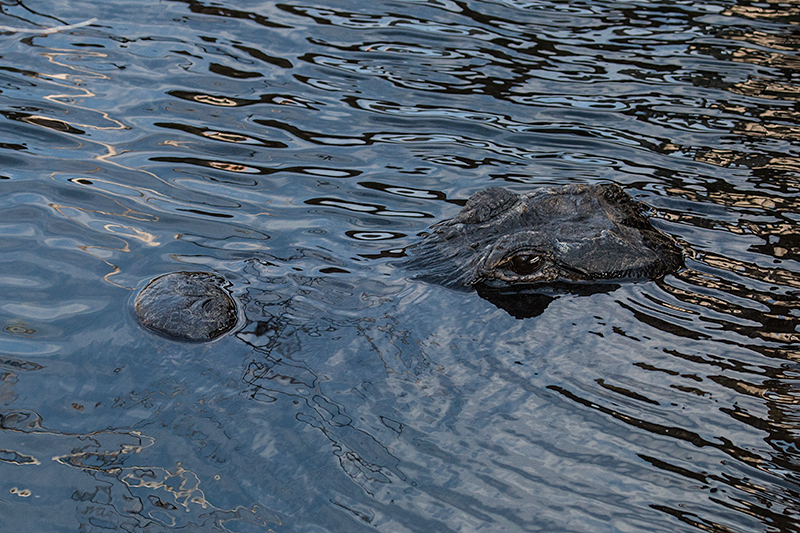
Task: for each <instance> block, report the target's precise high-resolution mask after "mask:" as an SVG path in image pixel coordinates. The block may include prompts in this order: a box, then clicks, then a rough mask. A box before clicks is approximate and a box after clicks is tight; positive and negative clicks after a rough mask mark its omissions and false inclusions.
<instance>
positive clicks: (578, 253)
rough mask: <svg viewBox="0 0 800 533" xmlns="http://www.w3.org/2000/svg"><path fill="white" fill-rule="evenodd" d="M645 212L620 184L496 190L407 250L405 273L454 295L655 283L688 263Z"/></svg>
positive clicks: (473, 199) (472, 201) (469, 204)
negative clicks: (457, 291)
mask: <svg viewBox="0 0 800 533" xmlns="http://www.w3.org/2000/svg"><path fill="white" fill-rule="evenodd" d="M645 212H646V208H645V206H644V205H643V204H641V203H639V202H636V201H635V200H633V198H631V197H630V196H629V195H628V194H627V193H626V192H625V191H623V190H622V188H620V187H619V186H618V185H616V184H600V185H566V186H562V187H542V188H539V189H536V190H534V191H532V192H529V193H526V194H517V193H514V192H511V191H509V190H507V189H503V188H500V187H491V188H489V189H485V190H482V191H479V192H476V193H475V194H473V195H472V196H471V197H470V199H469V200H467V204H466V206H465V207H464V208H463V209H462V210H461V212H459V213H458V214H457V215H456V216H455V217H454V218H452V219H450V220H445V221H443V222H440V223H438V224H436V225H434V226H432V227H431V231H430V233H428V234H427V235H426V236H425V237H424V238H423V240H422V241H421V242H419V243H418V244H415V245H413V246H411V247H409V248H408V250H407V255H408V256H409V260H408V261H407V262H406V265H405V266H406V267H407V268H408V269H410V270H412V271H417V272H421V274H419V275H418V277H420V278H422V279H425V280H428V281H433V282H436V283H439V284H442V285H445V286H448V287H453V288H466V287H475V286H478V285H486V286H489V287H509V286H517V287H521V286H530V285H542V284H556V283H562V284H595V283H598V282H609V281H613V280H633V279H645V278H650V279H656V278H660V277H663V276H664V275H666V274H669V273H671V272H675V271H676V270H678V269H680V268H681V267H682V266H683V255H682V252H681V249H680V248H679V247H678V246H677V244H676V242H675V241H674V240H673V239H672V238H671V237H669V236H667V235H665V234H664V233H662V232H660V231H659V230H657V229H656V228H654V227H653V226H652V225H651V224H650V221H649V220H648V218H647V217H646V216H645Z"/></svg>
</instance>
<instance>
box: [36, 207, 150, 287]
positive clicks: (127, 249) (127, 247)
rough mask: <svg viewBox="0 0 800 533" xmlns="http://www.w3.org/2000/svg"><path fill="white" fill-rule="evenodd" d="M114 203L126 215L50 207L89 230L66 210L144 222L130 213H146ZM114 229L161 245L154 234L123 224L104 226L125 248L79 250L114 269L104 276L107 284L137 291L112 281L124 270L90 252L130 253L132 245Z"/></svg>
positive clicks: (77, 208)
mask: <svg viewBox="0 0 800 533" xmlns="http://www.w3.org/2000/svg"><path fill="white" fill-rule="evenodd" d="M112 200H113V199H112ZM113 201H114V202H115V203H117V204H119V205H120V206H121V207H123V208H124V209H125V212H124V213H112V212H108V211H99V210H96V209H87V208H83V207H74V206H70V205H59V204H49V205H50V207H51V208H53V209H55V210H56V211H57V212H58V213H59V214H60V215H61V216H63V217H64V218H66V219H67V220H70V221H72V222H74V223H75V224H78V225H79V226H83V227H85V228H88V229H92V228H91V227H90V226H89V225H88V224H86V223H84V222H82V221H80V220H77V219H76V218H74V217H71V216H69V215H68V214H66V213H65V212H64V210H67V209H74V210H76V211H80V212H85V213H96V214H100V215H106V216H112V217H123V218H131V219H133V220H143V219H137V218H136V217H133V216H130V214H129V213H135V214H140V215H144V214H145V213H139V212H137V211H133V210H131V209H130V208H127V207H125V206H123V205H122V204H120V203H119V202H117V201H116V200H113ZM113 227H119V228H126V229H129V230H131V231H132V232H133V234H126V236H128V237H133V238H136V239H139V240H141V241H143V242H145V243H146V244H149V245H150V246H157V245H158V244H159V242H158V241H156V236H155V235H152V234H150V233H147V232H145V231H142V230H138V229H136V228H133V227H129V226H123V225H121V224H105V225H104V226H103V228H104V229H106V231H108V232H109V233H111V234H112V235H113V236H114V237H115V238H117V239H119V240H120V241H122V242H123V243H124V246H123V247H121V248H110V247H107V246H91V245H82V246H78V248H79V249H80V250H83V251H84V252H86V253H87V254H89V255H91V256H92V257H96V258H97V259H100V260H101V261H102V262H104V263H105V264H106V265H108V266H109V267H111V269H112V270H111V272H109V273H108V274H106V275H105V276H103V279H104V280H105V281H106V282H107V283H110V284H111V285H114V286H115V287H119V288H121V289H127V290H135V287H125V286H124V285H120V284H119V283H115V282H114V281H112V280H111V279H110V278H111V277H112V276H116V275H117V274H119V273H120V272H122V269H120V267H119V266H117V265H115V264H113V263H111V262H109V261H108V260H106V259H105V258H103V257H102V256H100V255H98V254H96V253H92V252H91V251H90V250H91V249H93V248H97V249H99V250H111V251H116V252H122V253H128V252H130V251H131V250H130V244H129V243H128V241H126V240H125V239H123V238H122V237H119V236H117V232H115V231H113V230H111V228H113Z"/></svg>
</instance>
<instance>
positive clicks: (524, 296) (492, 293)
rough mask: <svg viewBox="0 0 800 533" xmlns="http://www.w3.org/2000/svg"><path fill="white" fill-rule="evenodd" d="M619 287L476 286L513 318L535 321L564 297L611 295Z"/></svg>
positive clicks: (597, 285)
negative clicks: (557, 300) (534, 319)
mask: <svg viewBox="0 0 800 533" xmlns="http://www.w3.org/2000/svg"><path fill="white" fill-rule="evenodd" d="M618 288H619V285H618V284H616V283H596V284H585V285H580V284H568V283H561V284H552V285H549V286H547V287H541V286H536V285H529V286H522V287H491V286H489V285H485V284H483V283H479V284H478V285H475V291H476V292H477V293H478V296H480V297H481V298H483V299H484V300H486V301H488V302H490V303H492V304H493V305H495V306H497V307H499V308H500V309H502V310H504V311H506V312H507V313H508V314H509V315H511V316H513V317H514V318H533V317H536V316H539V315H541V314H542V313H544V311H545V309H547V306H548V305H550V304H551V303H552V302H553V301H555V300H556V299H557V298H559V297H561V296H562V295H567V294H571V295H575V296H591V295H592V294H601V293H607V292H612V291H614V290H616V289H618Z"/></svg>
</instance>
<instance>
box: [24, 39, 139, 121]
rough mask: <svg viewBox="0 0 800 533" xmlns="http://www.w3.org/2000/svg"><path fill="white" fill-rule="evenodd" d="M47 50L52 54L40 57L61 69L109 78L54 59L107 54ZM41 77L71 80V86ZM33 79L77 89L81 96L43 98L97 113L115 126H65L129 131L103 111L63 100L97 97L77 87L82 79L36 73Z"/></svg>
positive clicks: (56, 95)
mask: <svg viewBox="0 0 800 533" xmlns="http://www.w3.org/2000/svg"><path fill="white" fill-rule="evenodd" d="M49 50H52V52H48V53H42V54H41V55H43V56H44V57H46V58H47V60H48V61H49V62H50V63H52V64H54V65H58V66H61V67H66V68H68V69H70V70H73V71H75V72H78V73H80V74H83V75H86V76H87V77H89V78H92V79H102V80H107V79H109V77H108V76H106V75H105V74H98V73H96V72H92V71H90V70H88V69H84V68H80V67H78V66H75V65H69V64H67V63H61V62H59V61H56V59H55V58H57V57H59V56H75V55H79V56H81V57H87V56H88V57H101V58H105V57H108V54H104V53H102V52H91V51H81V52H76V51H75V50H69V49H58V48H50V49H49ZM43 76H47V77H50V78H54V79H62V80H65V81H67V80H72V81H73V84H62V83H57V82H55V81H52V80H49V79H47V78H45V77H43ZM35 77H36V78H37V79H41V80H42V81H44V82H47V83H51V84H53V85H56V86H58V87H63V88H69V89H72V90H76V89H77V90H79V91H82V92H83V94H80V95H75V94H49V95H47V96H45V97H44V99H45V100H48V101H50V102H54V103H58V104H63V105H66V106H69V107H72V108H75V109H81V110H83V111H89V112H91V113H97V114H99V115H100V116H101V117H103V119H105V120H107V121H109V122H111V123H113V124H115V126H113V127H111V126H109V127H102V126H94V125H92V124H82V123H74V124H73V123H71V122H67V124H70V125H77V126H80V127H82V128H86V129H93V130H129V129H131V127H130V126H126V125H125V124H123V123H122V122H120V121H119V120H116V119H113V118H111V116H110V115H109V114H108V113H106V112H105V111H99V110H97V109H91V108H89V107H84V106H79V105H77V104H75V103H72V102H66V101H64V100H65V99H66V100H77V99H79V98H92V97H96V96H97V95H96V94H94V93H93V92H92V91H90V90H89V89H87V88H83V87H80V86H79V85H80V84H81V83H83V80H82V79H80V78H78V77H75V76H70V75H69V74H40V73H37V74H36V76H35Z"/></svg>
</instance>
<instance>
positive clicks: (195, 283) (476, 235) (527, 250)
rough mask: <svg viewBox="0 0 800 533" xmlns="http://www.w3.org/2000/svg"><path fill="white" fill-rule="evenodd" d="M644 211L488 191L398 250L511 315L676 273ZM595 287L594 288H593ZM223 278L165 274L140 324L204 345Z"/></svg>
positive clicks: (620, 198)
mask: <svg viewBox="0 0 800 533" xmlns="http://www.w3.org/2000/svg"><path fill="white" fill-rule="evenodd" d="M645 213H646V208H645V206H644V205H643V204H641V203H639V202H636V201H635V200H633V198H631V197H630V196H629V195H628V194H627V193H625V192H624V191H623V190H622V188H620V187H619V186H618V185H615V184H599V185H566V186H562V187H543V188H539V189H536V190H534V191H532V192H529V193H526V194H517V193H514V192H511V191H509V190H507V189H503V188H500V187H491V188H489V189H485V190H482V191H479V192H476V193H475V194H473V195H472V196H471V197H470V198H469V200H467V203H466V205H465V206H464V208H463V209H462V210H461V211H460V212H459V213H458V214H457V215H456V216H455V217H454V218H452V219H449V220H445V221H443V222H440V223H438V224H436V225H434V226H432V227H431V228H430V232H429V233H427V234H426V235H424V237H423V238H422V240H421V241H420V242H419V243H417V244H414V245H412V246H410V247H409V248H408V249H407V250H406V255H407V260H406V261H405V263H404V265H405V267H406V268H408V269H409V270H410V271H412V272H416V273H417V274H416V275H417V277H418V278H421V279H423V280H426V281H431V282H435V283H438V284H441V285H444V286H446V287H452V288H462V289H463V288H470V287H472V288H475V289H476V290H477V292H478V294H479V295H480V296H481V297H483V298H485V299H487V300H489V301H491V302H493V303H495V305H498V306H499V307H502V308H504V309H506V310H507V311H508V312H509V313H511V314H512V315H514V316H517V317H518V318H523V317H529V316H535V315H536V314H539V313H540V312H541V311H542V310H543V309H544V307H546V306H547V304H548V303H549V302H550V301H552V300H553V299H554V297H553V296H552V295H549V294H548V293H547V291H546V289H543V288H542V287H551V288H552V287H564V286H567V287H569V288H568V289H567V291H568V292H573V293H578V294H587V293H592V292H597V291H598V290H609V289H608V288H609V287H612V286H614V285H612V283H614V282H619V281H623V280H636V279H657V278H660V277H663V276H665V275H666V274H669V273H672V272H675V271H677V270H679V269H680V268H682V267H683V265H684V263H683V255H682V252H681V249H680V248H679V247H678V245H677V244H676V242H675V241H674V240H673V239H672V238H671V237H669V236H667V235H666V234H664V233H662V232H661V231H659V230H657V229H656V228H654V227H653V226H652V225H651V224H650V221H649V219H648V218H647V216H646V214H645ZM598 286H599V288H597V287H598ZM224 287H225V280H224V279H223V278H221V277H220V276H217V275H215V274H210V273H205V272H173V273H170V274H166V275H163V276H160V277H157V278H155V279H154V280H153V281H151V282H150V283H149V284H148V285H147V286H146V287H145V288H144V289H142V291H141V292H140V293H139V295H138V296H137V298H136V301H135V311H136V314H137V318H138V320H139V322H140V323H141V324H142V325H144V326H145V327H147V328H149V329H151V330H153V331H156V332H158V333H161V334H163V335H165V336H167V337H170V338H173V339H179V340H186V341H209V340H213V339H215V338H217V337H219V336H221V335H224V334H225V333H227V332H229V331H231V330H232V329H233V328H234V327H235V325H236V324H237V321H238V312H237V308H236V304H235V302H234V300H233V299H232V298H231V296H230V294H229V293H228V292H227V290H226V289H225V288H224Z"/></svg>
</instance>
